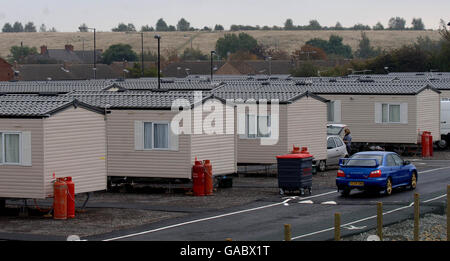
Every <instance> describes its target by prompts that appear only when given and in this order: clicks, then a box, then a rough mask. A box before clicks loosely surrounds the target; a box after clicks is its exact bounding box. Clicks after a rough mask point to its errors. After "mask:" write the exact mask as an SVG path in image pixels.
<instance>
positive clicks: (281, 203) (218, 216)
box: [103, 167, 450, 241]
mask: <svg viewBox="0 0 450 261" xmlns="http://www.w3.org/2000/svg"><path fill="white" fill-rule="evenodd" d="M448 168H450V167H443V168H437V169H430V170H425V171H420V173H427V172H431V171H436V170H441V169H448ZM337 192H338V191H337V190H333V191H329V192H325V193H322V194H317V195H314V196H309V197H305V198H302V197H300V198H299V197H297V196H294V197H288V198H283V199H285V200H284V201H282V202H279V203H274V204H269V205H265V206H261V207H256V208H250V209H245V210H240V211H236V212H231V213H226V214H222V215H217V216H212V217H208V218H201V219H195V220H191V221H187V222H182V223H178V224H174V225H170V226H165V227H161V228H156V229H152V230H147V231H142V232H138V233H133V234H128V235H123V236H119V237H114V238H109V239H104V240H103V241H113V240H119V239H124V238H129V237H134V236H140V235H145V234H149V233H154V232H158V231H162V230H167V229H171V228H175V227H180V226H184V225H189V224H194V223H198V222H203V221H208V220H213V219H218V218H223V217H227V216H232V215H237V214H242V213H247V212H251V211H256V210H260V209H265V208H271V207H275V206H279V205H284V204H285V203H287V202H289V201H291V200H293V199H297V198H299V199H300V200H306V199H310V198H316V197H321V196H325V195H329V194H333V193H337ZM403 208H405V207H403ZM403 208H399V209H397V210H400V209H403ZM384 214H385V213H383V215H384ZM375 217H376V216H371V217H367V218H365V219H361V220H357V221H354V222H351V223H348V224H344V225H342V226H345V225H351V224H354V223H358V222H362V221H364V220H368V219H371V218H375ZM333 229H334V228H331V230H333ZM329 230H330V229H325V230H321V231H317V232H313V233H310V234H306V235H302V236H298V237H295V238H292V239H297V238H302V237H306V236H308V235H314V234H318V233H322V232H326V231H329Z"/></svg>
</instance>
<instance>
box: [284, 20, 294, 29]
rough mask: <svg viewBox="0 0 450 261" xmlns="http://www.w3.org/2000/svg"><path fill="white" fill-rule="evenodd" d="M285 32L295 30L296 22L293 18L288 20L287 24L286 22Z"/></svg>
mask: <svg viewBox="0 0 450 261" xmlns="http://www.w3.org/2000/svg"><path fill="white" fill-rule="evenodd" d="M284 30H295V26H294V22H293V21H292V19H291V18H289V19H287V20H286V22H284Z"/></svg>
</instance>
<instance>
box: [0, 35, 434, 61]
mask: <svg viewBox="0 0 450 261" xmlns="http://www.w3.org/2000/svg"><path fill="white" fill-rule="evenodd" d="M225 33H227V32H158V34H160V35H161V52H162V54H163V55H164V54H165V53H167V52H168V51H169V50H176V51H177V52H179V53H180V52H182V51H183V50H184V49H185V48H187V47H191V46H192V47H194V48H199V49H200V50H201V51H202V52H204V53H209V52H210V51H211V50H213V49H214V46H215V43H216V41H217V39H218V38H219V37H222V36H223V35H224V34H225ZM246 33H249V34H250V35H252V36H253V37H255V38H256V39H257V40H258V42H260V43H262V44H264V45H267V46H270V47H274V48H275V47H277V48H280V49H281V50H286V51H287V52H289V53H290V52H292V51H293V50H295V49H298V48H300V46H302V45H303V44H304V43H305V42H306V41H308V40H309V39H311V38H315V37H317V38H322V39H328V38H329V36H330V35H331V34H337V35H340V36H342V37H343V39H344V40H343V41H344V43H345V44H349V45H350V46H351V47H352V50H353V51H355V50H356V49H357V45H358V41H359V39H360V38H361V32H360V31H246ZM155 34H157V33H156V32H147V33H144V50H152V51H156V46H157V41H156V40H155V39H154V38H153V37H154V35H155ZM366 34H367V36H368V37H369V39H370V40H371V43H372V45H373V46H375V47H381V48H382V49H392V48H396V47H399V46H401V45H403V44H407V43H411V42H414V41H415V40H416V38H417V37H419V36H428V37H430V38H431V39H433V40H437V39H439V38H440V35H439V33H438V32H437V31H366ZM96 38H97V39H96V42H97V48H98V49H103V50H106V49H107V48H108V46H110V45H112V44H117V43H126V44H130V45H131V46H132V47H133V49H134V50H135V51H136V52H138V53H140V50H141V35H140V33H113V32H97V34H96ZM21 42H23V44H24V45H27V46H34V47H36V48H37V49H38V51H39V50H40V49H39V47H40V46H41V45H47V47H48V48H49V49H62V48H64V45H65V44H72V45H73V46H74V47H75V50H83V49H84V50H91V49H92V48H93V46H94V37H93V33H92V32H91V33H80V32H77V33H63V32H57V33H0V56H1V57H6V56H7V55H8V54H9V49H10V47H11V46H14V45H20V44H21Z"/></svg>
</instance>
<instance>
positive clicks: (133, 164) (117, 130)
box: [71, 91, 237, 180]
mask: <svg viewBox="0 0 450 261" xmlns="http://www.w3.org/2000/svg"><path fill="white" fill-rule="evenodd" d="M71 95H72V96H73V97H76V98H77V99H79V100H81V101H83V102H85V103H88V104H91V105H92V106H96V107H100V108H104V109H106V110H108V111H109V112H110V113H108V115H107V120H106V122H107V127H106V128H107V130H106V133H107V140H108V157H107V168H108V177H112V178H113V179H115V180H116V179H117V178H118V177H127V178H130V179H136V178H170V179H191V174H192V173H191V171H192V166H193V164H194V159H195V158H196V157H197V158H198V159H199V160H206V159H209V160H210V161H211V164H212V166H213V174H214V175H226V174H232V173H235V172H236V168H237V166H236V157H235V137H234V135H233V133H231V134H227V133H225V132H223V133H220V132H217V133H204V132H202V131H200V132H197V131H195V130H194V127H195V126H196V125H194V124H193V123H194V120H195V119H196V118H195V117H194V116H192V114H194V113H195V111H196V109H200V110H201V109H202V108H203V107H205V106H207V105H208V104H209V103H210V102H217V104H220V105H222V104H223V101H221V100H218V99H214V98H212V97H207V96H205V97H203V98H199V99H200V102H199V103H197V104H195V106H194V103H195V97H194V96H195V95H194V93H193V92H176V91H166V92H163V91H161V92H151V91H147V92H133V91H126V92H108V91H105V92H97V93H95V92H85V93H83V92H80V93H72V94H71ZM176 101H181V103H182V104H183V106H181V103H180V104H179V105H180V107H183V110H182V111H185V110H184V109H186V114H185V116H186V115H191V116H192V117H191V116H186V118H184V119H183V120H182V121H179V122H178V127H186V128H185V129H184V130H185V131H183V132H181V133H179V134H177V133H174V131H173V128H172V127H173V124H175V123H174V122H175V121H174V119H175V120H176V117H179V116H180V114H179V113H180V111H179V110H172V106H173V105H174V104H177V103H175V102H176ZM183 102H184V103H183ZM186 106H187V107H186ZM175 107H179V106H175ZM223 111H224V112H225V111H226V110H223ZM209 114H210V113H209V112H208V111H207V110H206V109H204V110H203V111H201V115H202V116H201V117H200V118H201V119H200V122H203V121H202V119H205V118H207V117H208V115H209ZM189 117H190V119H189ZM188 121H189V122H191V123H192V124H191V127H190V129H191V130H192V131H191V132H189V131H187V128H188V127H187V126H188V125H185V124H187V122H188ZM180 122H181V123H182V124H180ZM231 124H232V126H234V122H231ZM223 128H226V126H225V125H223Z"/></svg>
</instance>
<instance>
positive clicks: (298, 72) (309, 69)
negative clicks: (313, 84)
mask: <svg viewBox="0 0 450 261" xmlns="http://www.w3.org/2000/svg"><path fill="white" fill-rule="evenodd" d="M317 72H318V68H317V67H316V66H315V65H314V64H313V63H311V62H305V63H303V64H301V65H300V66H299V67H297V68H295V69H293V70H292V71H291V75H292V76H294V77H315V76H317Z"/></svg>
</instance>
